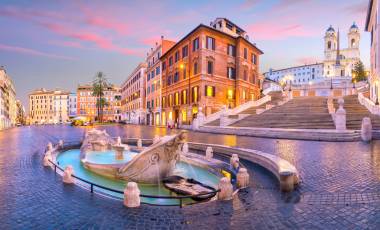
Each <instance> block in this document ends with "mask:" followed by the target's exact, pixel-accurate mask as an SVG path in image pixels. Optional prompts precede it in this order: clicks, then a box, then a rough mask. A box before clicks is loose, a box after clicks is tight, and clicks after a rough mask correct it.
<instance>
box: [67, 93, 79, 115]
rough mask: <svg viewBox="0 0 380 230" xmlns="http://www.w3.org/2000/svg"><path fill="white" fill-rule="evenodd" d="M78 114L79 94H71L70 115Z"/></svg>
mask: <svg viewBox="0 0 380 230" xmlns="http://www.w3.org/2000/svg"><path fill="white" fill-rule="evenodd" d="M76 116H77V94H76V93H70V94H69V117H70V118H74V117H76Z"/></svg>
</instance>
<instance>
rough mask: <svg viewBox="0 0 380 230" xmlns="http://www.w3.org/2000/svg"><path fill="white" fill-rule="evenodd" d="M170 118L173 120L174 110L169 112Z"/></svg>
mask: <svg viewBox="0 0 380 230" xmlns="http://www.w3.org/2000/svg"><path fill="white" fill-rule="evenodd" d="M169 120H173V112H171V111H170V112H169Z"/></svg>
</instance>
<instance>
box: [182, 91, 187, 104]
mask: <svg viewBox="0 0 380 230" xmlns="http://www.w3.org/2000/svg"><path fill="white" fill-rule="evenodd" d="M186 103H187V92H186V90H184V91H182V104H186Z"/></svg>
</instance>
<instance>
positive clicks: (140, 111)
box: [121, 63, 147, 124]
mask: <svg viewBox="0 0 380 230" xmlns="http://www.w3.org/2000/svg"><path fill="white" fill-rule="evenodd" d="M146 68H147V64H146V63H141V64H139V65H138V66H137V67H136V69H135V70H134V71H133V72H132V73H131V74H130V75H129V76H128V78H127V79H126V80H125V82H124V83H123V84H122V86H121V108H122V109H121V110H122V120H123V121H125V122H127V123H132V124H145V74H146Z"/></svg>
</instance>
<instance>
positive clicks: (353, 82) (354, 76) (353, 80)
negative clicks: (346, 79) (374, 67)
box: [352, 73, 356, 89]
mask: <svg viewBox="0 0 380 230" xmlns="http://www.w3.org/2000/svg"><path fill="white" fill-rule="evenodd" d="M355 78H356V74H355V73H354V74H352V88H353V89H355V83H356V79H355Z"/></svg>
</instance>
